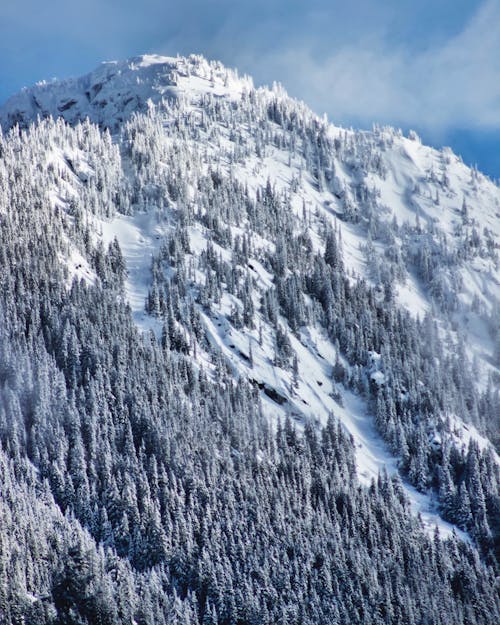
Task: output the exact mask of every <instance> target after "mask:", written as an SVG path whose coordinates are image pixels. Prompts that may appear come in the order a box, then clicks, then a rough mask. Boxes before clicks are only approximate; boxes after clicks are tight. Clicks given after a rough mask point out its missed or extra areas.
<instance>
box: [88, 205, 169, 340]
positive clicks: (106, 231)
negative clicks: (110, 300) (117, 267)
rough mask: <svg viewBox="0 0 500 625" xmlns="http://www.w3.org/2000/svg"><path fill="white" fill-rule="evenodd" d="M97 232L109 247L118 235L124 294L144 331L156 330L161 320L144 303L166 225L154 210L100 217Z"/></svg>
mask: <svg viewBox="0 0 500 625" xmlns="http://www.w3.org/2000/svg"><path fill="white" fill-rule="evenodd" d="M97 231H98V233H99V236H100V238H101V239H102V241H103V243H104V244H105V245H106V246H107V245H109V244H110V243H111V242H112V241H113V239H114V238H115V237H116V238H117V239H118V242H119V244H120V248H121V251H122V254H123V258H124V260H125V263H126V267H127V277H126V279H125V293H126V295H127V299H128V302H129V304H130V307H131V309H132V315H133V318H134V321H135V322H136V323H137V325H138V326H139V327H140V328H141V330H149V329H153V330H155V329H156V330H157V329H158V327H157V326H158V323H157V322H156V321H155V320H154V319H153V318H152V317H150V316H149V315H147V314H146V312H145V302H146V297H147V295H148V289H149V287H150V284H151V282H150V272H151V262H152V258H153V254H155V253H156V252H157V251H158V249H159V248H160V245H161V240H162V237H163V235H164V234H165V232H166V226H165V224H164V223H162V222H160V221H159V220H158V217H157V213H156V212H155V211H149V212H146V213H138V214H135V215H133V216H128V215H121V214H119V213H117V214H116V216H115V217H114V218H113V219H112V220H110V221H104V220H100V221H99V224H98V230H97Z"/></svg>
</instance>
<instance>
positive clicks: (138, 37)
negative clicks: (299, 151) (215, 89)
mask: <svg viewBox="0 0 500 625" xmlns="http://www.w3.org/2000/svg"><path fill="white" fill-rule="evenodd" d="M143 52H157V53H163V54H168V55H172V54H176V53H181V54H189V53H191V52H197V53H202V54H204V55H205V56H207V57H209V58H216V59H220V60H221V61H223V62H224V63H225V64H227V65H229V66H232V67H238V68H239V69H240V71H241V72H245V73H249V74H251V75H252V76H253V77H254V80H255V82H256V83H257V84H263V83H270V82H272V81H273V80H276V81H279V82H281V83H283V84H284V86H285V87H286V88H287V90H288V91H289V92H290V93H291V94H292V95H294V96H297V97H299V98H301V99H302V100H304V101H305V102H307V103H308V104H309V105H310V106H311V107H312V108H313V109H314V110H315V111H316V112H318V113H323V112H326V113H327V114H328V117H329V118H330V119H331V120H332V121H333V122H335V123H338V124H342V125H348V126H350V125H354V126H360V127H368V128H370V127H371V125H372V123H373V122H379V123H389V124H391V125H395V126H400V127H402V128H403V129H404V130H407V129H409V128H414V129H416V130H417V131H419V133H420V134H421V135H422V137H423V139H424V140H425V141H426V142H428V143H431V144H433V145H436V146H438V147H439V146H441V145H451V146H452V148H453V149H454V150H455V151H456V152H457V153H459V154H461V155H462V156H463V158H464V160H465V161H466V162H469V163H477V164H478V165H479V167H480V168H481V169H482V170H483V171H485V172H486V173H488V174H490V175H491V176H493V177H495V178H500V0H419V1H418V2H415V0H349V2H348V1H347V0H343V1H339V0H252V2H249V1H247V0H245V1H244V2H243V1H238V0H177V1H175V2H174V1H172V0H80V1H74V0H45V1H44V2H40V0H0V59H1V60H0V101H3V100H5V99H7V97H8V96H9V95H11V94H12V93H14V92H15V91H17V90H18V89H20V88H21V87H23V86H25V85H29V84H31V83H33V82H36V81H37V80H41V79H49V78H52V77H54V76H57V77H61V78H62V77H66V76H72V75H79V74H82V73H85V72H87V71H89V70H91V69H92V68H93V67H94V66H95V65H97V64H98V63H99V62H100V61H101V60H109V59H116V58H126V57H128V56H133V55H136V54H140V53H143Z"/></svg>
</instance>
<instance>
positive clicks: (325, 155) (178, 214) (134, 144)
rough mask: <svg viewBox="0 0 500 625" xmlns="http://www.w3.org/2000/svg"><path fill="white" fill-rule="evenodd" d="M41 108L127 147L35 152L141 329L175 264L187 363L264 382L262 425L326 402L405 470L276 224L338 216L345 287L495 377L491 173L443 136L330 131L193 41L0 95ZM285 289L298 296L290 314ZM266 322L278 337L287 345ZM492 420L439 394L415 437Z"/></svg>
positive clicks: (26, 120) (319, 413)
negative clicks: (191, 318) (269, 219)
mask: <svg viewBox="0 0 500 625" xmlns="http://www.w3.org/2000/svg"><path fill="white" fill-rule="evenodd" d="M138 114H139V115H138ZM48 116H51V117H53V118H58V117H59V118H63V119H64V120H65V121H66V122H68V123H69V124H71V125H75V124H76V123H79V122H84V120H86V119H87V118H88V119H89V120H90V121H91V122H92V123H95V124H98V125H99V127H100V128H101V129H109V131H110V132H111V136H112V141H113V144H114V145H115V146H117V147H118V148H119V152H117V151H116V150H114V151H113V150H112V149H110V155H107V158H109V159H110V162H109V163H104V164H103V163H96V162H95V159H94V157H92V156H90V155H89V151H88V149H86V147H82V146H80V145H79V146H74V145H73V146H70V145H68V143H67V141H65V140H64V139H61V140H60V141H59V144H58V145H57V147H54V146H51V147H50V148H49V149H48V150H47V153H46V162H45V163H43V164H42V166H44V167H52V168H55V170H56V172H57V175H56V176H54V180H53V183H52V186H51V190H50V198H51V202H52V203H53V206H54V208H56V207H59V208H62V209H64V210H65V211H67V212H68V215H71V218H74V213H75V211H77V214H78V215H79V217H78V218H79V219H83V218H84V219H85V220H86V221H90V223H91V231H92V236H93V237H94V240H95V241H102V242H103V243H104V244H105V245H108V244H110V243H111V242H112V241H113V238H114V237H117V239H118V241H119V243H120V247H121V251H122V253H123V256H124V259H125V262H126V266H127V278H126V282H125V288H126V293H127V296H128V299H129V302H130V305H131V308H132V311H133V314H134V318H135V320H136V322H137V323H138V324H139V326H140V327H141V328H143V329H153V331H154V332H155V333H156V335H157V336H158V338H160V337H161V334H162V327H163V325H164V321H165V319H166V318H167V317H168V316H169V315H170V316H171V315H172V314H173V313H172V309H171V306H172V305H171V303H166V298H167V295H166V293H168V292H169V289H170V288H171V286H172V284H177V282H178V281H179V280H180V278H179V273H182V283H183V284H182V289H179V287H177V286H176V289H179V290H182V295H181V297H182V298H184V299H186V298H187V300H190V301H191V300H192V301H194V302H195V303H196V306H197V310H198V314H199V317H200V321H201V323H202V325H203V333H204V338H203V340H200V339H198V340H196V339H194V338H193V335H192V330H191V329H190V328H186V327H183V325H182V323H181V322H179V320H174V321H173V322H172V320H171V323H174V325H178V330H179V332H180V336H181V338H183V340H185V342H186V345H189V346H190V348H191V349H192V348H193V345H194V344H195V343H199V345H197V346H196V347H195V356H194V357H195V359H196V361H197V362H198V363H199V364H200V365H202V366H204V367H206V368H207V369H208V370H212V371H213V372H215V371H216V370H217V367H218V366H219V364H218V363H219V360H220V359H222V360H223V362H224V366H225V367H227V368H228V371H230V372H231V373H232V375H234V376H235V377H236V378H238V377H240V376H243V377H244V378H245V379H248V380H250V382H251V383H252V384H255V385H257V386H258V388H260V390H261V392H260V398H261V402H262V407H263V410H264V413H265V414H266V415H267V416H268V417H269V418H270V419H271V421H272V422H276V419H280V418H284V417H285V416H286V415H288V416H290V417H291V418H293V419H295V420H296V422H297V423H299V424H303V423H304V422H305V420H313V421H315V422H316V421H317V422H321V423H325V422H326V420H327V418H328V415H329V414H330V413H332V412H333V413H335V414H336V415H338V416H339V417H340V419H341V421H342V423H343V424H344V425H345V426H346V428H347V429H348V431H349V432H350V433H351V434H352V436H353V437H354V440H355V442H356V447H357V462H358V471H359V476H360V478H361V479H362V480H363V479H364V480H365V481H366V482H367V483H369V482H370V480H371V479H372V478H374V477H376V475H377V473H378V471H380V470H381V468H382V467H386V468H387V469H388V470H389V472H394V471H397V465H398V461H399V462H400V459H399V456H400V451H401V450H400V449H399V448H398V445H397V444H396V443H395V442H394V441H393V442H392V449H391V442H390V441H389V443H388V442H387V441H386V442H384V441H383V440H382V438H381V435H380V432H378V433H377V431H376V428H375V425H374V418H375V412H374V409H373V405H370V402H369V401H367V397H366V393H365V394H364V395H365V397H364V398H363V397H360V394H359V388H358V387H359V385H358V387H356V384H354V383H351V384H350V385H348V386H349V388H345V387H344V386H343V385H342V384H341V383H340V379H339V378H337V379H335V375H334V374H333V370H334V366H335V363H337V367H338V368H339V367H340V368H341V369H345V370H346V371H348V374H346V375H348V376H349V375H350V376H353V375H357V373H353V371H354V370H353V366H354V368H355V369H358V368H360V369H362V370H363V371H364V372H365V375H366V376H367V384H371V385H372V386H374V387H380V389H383V387H384V386H385V385H387V384H389V382H388V380H389V379H390V377H391V372H390V371H389V370H388V365H387V362H386V355H384V354H381V353H378V352H376V351H375V350H373V349H371V350H368V353H367V354H360V355H359V362H358V363H356V362H355V361H353V360H351V362H349V359H348V358H346V355H345V354H343V353H342V349H340V348H339V345H338V341H337V344H336V343H335V340H334V338H333V337H332V334H331V332H329V330H328V327H325V320H324V318H322V321H319V317H318V315H317V314H316V312H315V307H317V303H315V302H314V301H313V300H312V299H311V295H310V294H308V293H306V292H305V291H306V289H304V286H303V284H302V283H303V281H304V278H303V276H302V277H300V278H297V275H296V274H295V272H294V269H295V267H294V266H295V263H296V262H301V261H300V255H299V258H297V259H295V258H287V253H288V254H289V251H288V250H287V248H288V245H289V243H290V241H285V240H284V238H283V237H296V241H297V243H295V242H294V245H295V246H297V245H301V246H302V247H304V246H305V249H307V253H308V254H309V255H312V254H315V253H320V254H322V253H323V252H324V249H325V241H326V240H327V239H328V232H330V231H331V233H332V234H331V236H332V237H333V240H334V242H335V249H336V252H335V253H338V255H339V258H341V260H340V261H339V262H342V263H343V267H344V268H345V271H346V274H347V276H348V278H349V281H350V284H351V285H352V287H353V288H355V285H357V284H359V283H360V281H364V282H365V283H366V284H367V285H369V287H370V288H371V289H372V291H371V292H372V294H373V297H375V298H376V299H378V300H380V301H384V300H385V301H388V300H390V301H394V303H395V306H396V309H397V308H399V309H401V310H407V311H408V312H409V313H410V315H411V316H412V317H414V318H416V319H418V320H419V323H420V322H423V320H424V318H426V319H427V320H428V323H433V322H436V323H437V327H436V329H435V331H436V333H435V335H434V336H435V337H440V338H441V339H442V341H443V345H444V347H443V350H444V351H443V352H442V355H441V357H442V358H443V359H446V358H448V353H451V354H454V353H456V352H457V350H458V351H459V352H460V354H461V356H460V357H463V358H467V362H468V364H464V367H469V366H471V367H473V375H472V376H470V381H472V383H473V384H474V385H475V387H476V390H475V391H472V389H471V393H472V394H473V395H474V394H475V395H476V396H477V397H479V394H480V393H481V392H484V391H485V389H489V393H490V394H491V393H492V392H493V391H492V388H493V389H494V387H495V385H498V380H499V375H500V371H499V350H498V325H499V322H498V310H499V308H498V307H499V301H500V268H499V259H498V248H499V245H500V238H499V237H500V189H499V188H498V186H497V185H496V184H494V183H493V182H492V181H491V180H489V179H488V178H486V177H485V176H483V175H482V174H480V173H479V172H478V171H476V170H475V169H471V168H469V167H467V166H466V165H464V164H463V162H462V161H461V159H460V158H459V157H457V156H456V155H454V154H453V152H452V151H451V150H450V149H448V148H444V149H443V150H440V151H438V150H435V149H433V148H429V147H426V146H424V145H422V143H421V141H420V139H419V138H418V137H417V135H416V134H415V133H410V135H409V136H408V137H404V136H403V135H402V134H401V132H400V131H397V130H395V129H392V128H374V129H373V130H372V131H354V130H352V129H349V130H348V129H342V128H338V127H336V126H334V125H331V124H329V123H328V122H327V121H326V120H324V119H320V118H318V117H316V116H315V115H314V114H313V113H312V112H310V111H309V110H308V109H307V107H306V106H305V105H304V104H301V103H299V102H296V101H294V100H292V99H290V98H289V97H288V96H287V95H286V93H285V92H284V91H283V89H282V88H280V87H279V86H275V87H273V89H267V88H261V89H254V87H253V84H252V81H251V80H250V79H249V78H243V79H241V78H239V77H238V75H237V74H236V72H234V71H231V70H228V69H226V68H224V67H223V66H222V65H220V64H218V63H210V62H208V61H206V60H204V59H203V58H200V57H195V56H192V57H189V58H170V57H159V56H143V57H137V58H134V59H131V60H129V61H124V62H112V63H104V64H102V65H101V66H100V67H99V68H97V69H96V70H95V71H94V72H92V73H90V74H88V75H86V76H83V77H82V78H77V79H70V80H65V81H54V82H51V83H43V84H38V85H36V86H35V87H32V88H29V89H25V90H23V91H22V92H21V93H19V94H17V95H15V96H14V97H12V98H11V99H10V100H9V101H8V102H7V103H6V104H5V105H4V106H3V108H2V109H0V120H1V123H2V127H3V129H4V132H6V131H7V130H8V129H9V128H10V127H12V126H13V125H14V124H19V125H20V126H21V127H27V126H28V125H29V124H30V123H32V122H33V121H35V120H36V119H37V118H39V117H41V118H43V117H48ZM84 123H85V122H84ZM93 159H94V162H93ZM101 169H103V170H105V171H106V174H105V175H106V176H107V178H108V180H107V182H106V186H107V187H108V188H109V187H113V188H115V197H112V196H113V193H109V192H108V194H107V196H106V201H108V202H109V204H110V205H108V206H107V207H106V208H102V207H101V206H100V205H99V204H100V202H102V198H101V199H100V200H99V199H97V201H96V200H95V199H94V206H90V205H89V198H88V191H87V190H86V189H85V186H86V185H87V186H88V185H89V180H91V179H92V178H100V177H102V176H104V173H102V172H101ZM225 184H227V188H226V187H225ZM207 185H208V186H207ZM98 186H99V185H98ZM173 186H176V187H177V188H176V189H175V190H174V189H173ZM101 188H102V185H101ZM123 188H126V189H127V191H126V192H123ZM219 188H221V189H222V190H223V194H225V195H226V196H225V197H219V196H220V195H221V193H219ZM120 189H121V190H120ZM117 194H118V195H121V197H120V199H119V200H118V201H117V199H116V195H117ZM97 195H99V192H98V193H97ZM238 202H239V203H240V204H241V205H242V206H243V205H246V209H242V206H236V204H237V203H238ZM273 203H274V204H276V207H275V208H274V209H273V210H275V211H276V214H277V219H278V223H277V224H276V223H275V224H266V223H265V222H262V223H259V217H258V216H255V217H254V218H253V219H252V217H251V215H252V213H257V212H258V209H257V208H256V207H257V206H258V205H259V204H262V205H264V206H267V210H270V208H269V206H270V205H271V204H273ZM250 204H251V205H252V206H251V207H250V206H249V205H250ZM76 206H77V207H78V208H75V207H76ZM280 211H281V213H283V215H284V216H280ZM261 212H262V211H261ZM82 215H84V217H82ZM69 218H70V217H69ZM281 219H283V220H284V221H283V223H281V224H280V223H279V221H280V220H281ZM180 229H181V230H180ZM180 233H182V236H183V237H184V239H183V241H182V243H181V242H180V241H179V236H180ZM71 245H72V247H71V249H72V251H71V252H70V254H69V255H68V257H67V261H66V262H67V264H68V269H69V271H70V274H71V275H76V276H78V277H83V278H84V279H85V280H87V281H89V282H92V281H95V279H96V275H95V271H94V270H92V269H91V267H90V265H89V263H88V261H87V259H86V258H85V254H84V253H82V251H81V250H79V249H78V247H77V246H76V245H74V244H71ZM179 246H180V248H181V249H179ZM299 251H300V250H299ZM180 254H182V258H181V257H180ZM277 256H280V257H282V258H281V260H280V262H282V263H283V268H282V269H280V270H279V271H280V272H281V274H282V277H283V284H282V285H281V286H279V287H277V285H276V274H277V269H276V262H277V261H276V260H273V259H276V257H277ZM153 258H155V261H154V263H153V272H152V260H153ZM174 259H175V261H174ZM303 262H306V261H303ZM311 270H312V268H311ZM216 274H217V278H215V277H214V276H215V275H216ZM229 274H231V276H232V277H231V278H228V277H227V276H228V275H229ZM234 282H236V283H234ZM229 283H232V284H231V285H230V284H229ZM238 283H239V284H238ZM279 289H281V291H282V292H281V293H277V291H278V290H279ZM303 290H304V294H302V291H303ZM176 297H178V296H176ZM287 305H289V306H291V308H292V310H291V311H289V312H288V314H283V310H282V308H283V307H284V306H285V307H286V306H287ZM174 316H175V315H174ZM426 316H427V317H426ZM431 320H432V321H431ZM425 323H427V322H425ZM277 331H278V332H280V333H282V334H280V335H279V336H283V337H284V339H283V340H284V342H285V351H286V350H288V352H289V353H288V355H285V356H284V357H283V358H280V357H279V356H278V355H277V350H279V346H277V338H276V337H277V334H276V332H277ZM346 331H350V330H349V328H347V330H346ZM495 347H496V349H495ZM386 348H387V349H390V346H386ZM408 358H409V359H410V360H411V355H410V354H408ZM436 359H438V358H437V356H436ZM439 364H440V363H438V366H437V367H436V374H437V375H439V371H440V368H439ZM342 379H343V378H342ZM424 383H425V381H422V380H416V384H420V385H423V384H424ZM402 392H403V393H404V392H405V391H404V390H403V391H402ZM361 395H363V393H361ZM464 395H467V393H464ZM475 401H476V400H475ZM471 414H472V415H473V416H472V419H471ZM489 419H491V415H490V416H488V417H486V416H485V415H482V414H479V411H478V409H477V406H473V407H472V409H469V410H467V411H466V413H464V414H458V413H457V410H456V407H453V408H451V407H450V408H449V409H436V410H435V413H434V414H433V416H432V418H431V419H430V420H429V421H428V422H427V423H426V425H425V435H426V437H427V439H428V442H429V444H430V446H431V448H432V446H433V445H434V447H436V446H439V445H440V444H441V438H442V430H443V428H444V427H445V426H444V425H443V424H444V423H445V422H446V423H447V426H446V428H445V430H447V431H448V434H449V435H450V436H451V439H450V440H452V441H454V443H455V444H456V445H458V446H459V447H462V446H466V445H467V444H468V442H469V440H470V439H471V438H472V439H474V440H475V441H477V442H478V443H479V445H480V448H481V449H483V448H486V447H488V446H490V443H489V442H488V440H487V436H490V437H493V438H495V437H496V436H497V435H498V433H497V428H498V422H495V423H491V421H489ZM398 459H399V460H398ZM431 482H432V479H430V478H429V479H428V480H427V481H426V483H427V486H430V485H431ZM406 487H407V492H408V493H409V494H410V497H411V499H412V501H413V502H414V504H415V508H416V509H417V510H419V511H421V512H422V513H423V515H424V520H425V521H426V522H427V523H429V524H430V525H433V524H434V523H435V522H439V523H440V525H441V528H442V529H443V530H444V531H449V528H451V526H447V525H446V523H444V522H443V521H442V520H441V519H440V518H439V516H438V515H437V514H436V506H435V505H433V504H431V503H430V501H429V498H428V497H427V496H423V495H422V494H421V493H418V492H417V490H415V489H414V488H413V487H411V486H410V484H409V483H407V485H406ZM420 489H421V490H423V491H425V490H426V488H425V487H423V486H422V485H420Z"/></svg>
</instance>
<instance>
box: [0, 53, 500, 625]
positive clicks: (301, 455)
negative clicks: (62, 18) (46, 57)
mask: <svg viewBox="0 0 500 625" xmlns="http://www.w3.org/2000/svg"><path fill="white" fill-rule="evenodd" d="M0 123H1V128H2V132H1V133H0V316H1V318H2V319H3V323H1V324H0V443H1V448H0V464H1V466H2V471H1V472H0V488H1V490H2V492H3V493H7V496H6V497H4V498H0V520H1V521H2V528H3V529H0V565H1V566H0V623H1V622H3V621H2V618H3V612H2V610H3V609H4V606H7V608H5V609H6V610H10V611H6V612H5V614H7V617H6V618H7V620H6V621H5V622H36V623H54V622H103V623H113V624H114V623H122V622H123V623H125V622H127V623H130V622H134V623H150V622H155V623H156V622H158V623H178V622H179V623H180V622H189V623H200V625H201V624H202V623H203V625H205V624H206V623H212V624H216V623H220V624H222V623H224V625H226V624H227V625H229V623H234V622H241V623H245V624H247V623H248V624H250V623H269V624H271V623H277V622H282V623H292V622H297V623H298V622H301V623H302V622H304V623H308V624H311V625H312V624H313V623H314V624H315V623H319V622H328V623H332V624H335V623H343V622H367V623H377V624H379V623H382V622H387V623H394V624H396V623H400V622H423V621H424V619H428V620H429V622H430V621H432V622H436V623H439V624H440V625H451V624H452V623H453V625H455V624H456V623H466V622H478V623H489V622H493V621H494V620H495V614H498V605H497V604H496V603H495V599H494V597H493V592H492V588H493V585H494V568H488V567H489V566H492V567H495V566H496V563H497V559H496V558H497V557H498V545H499V537H500V524H499V522H498V519H499V518H500V517H499V511H500V497H499V490H498V484H499V466H500V461H499V457H498V454H497V451H498V448H499V445H500V435H499V430H500V398H499V381H500V315H499V311H500V267H499V246H500V188H499V187H498V186H497V184H495V183H494V182H493V181H491V180H490V179H488V178H487V177H485V176H483V175H482V174H481V173H480V172H478V171H477V170H476V169H474V168H469V167H467V166H466V165H464V163H463V162H462V161H461V160H460V158H459V157H457V156H456V155H454V154H453V153H452V151H451V150H449V149H447V148H444V149H442V150H435V149H433V148H430V147H427V146H425V145H422V143H421V141H420V139H419V138H418V136H417V135H416V134H415V133H413V132H412V133H410V134H409V136H408V137H405V136H403V134H402V133H401V132H400V131H398V130H395V129H393V128H386V127H384V128H380V127H375V128H373V129H372V130H371V131H356V130H352V129H344V128H339V127H337V126H335V125H332V124H330V123H329V122H328V121H327V120H326V119H324V118H320V117H318V116H316V115H315V114H314V113H313V112H312V111H310V109H309V108H308V107H307V106H306V105H305V104H303V103H301V102H298V101H296V100H294V99H292V98H290V97H289V96H288V95H287V94H286V92H285V91H284V90H283V88H282V87H280V86H279V85H274V86H273V87H272V88H271V89H269V88H255V87H254V85H253V83H252V80H251V79H250V78H248V77H244V78H241V77H239V76H238V74H237V72H235V71H233V70H229V69H227V68H225V67H224V66H222V65H221V64H220V63H215V62H209V61H207V60H205V59H203V58H202V57H199V56H190V57H188V58H181V57H176V58H173V57H160V56H150V55H149V56H142V57H136V58H133V59H130V60H128V61H122V62H110V63H109V62H108V63H104V64H102V65H101V66H100V67H98V68H97V69H96V70H95V71H93V72H91V73H90V74H88V75H86V76H83V77H81V78H75V79H70V80H64V81H52V82H50V83H43V84H38V85H36V86H34V87H31V88H28V89H24V90H23V91H22V92H20V93H19V94H17V95H15V96H13V97H12V98H11V99H10V100H8V102H6V103H5V104H4V105H3V107H0ZM332 415H333V416H332ZM297 433H299V435H297ZM62 513H63V514H62ZM417 513H418V514H419V515H420V520H418V519H417V518H416V516H417ZM25 519H29V521H26V520H25ZM436 526H437V527H438V528H439V535H440V536H441V537H442V538H443V537H444V538H449V540H448V541H445V542H441V541H439V540H437V536H433V534H434V528H435V527H436ZM422 530H426V531H422ZM428 534H431V535H432V537H429V536H428ZM495 552H496V553H497V555H495ZM19 553H22V554H23V556H22V558H20V557H19ZM480 557H482V559H483V561H482V562H481V560H480ZM388 572H389V573H388ZM11 580H12V581H11ZM464 580H466V581H464ZM5 588H7V590H5ZM9 593H10V594H9ZM77 612H78V618H80V620H77V616H76V614H77ZM55 614H57V615H58V616H57V618H58V619H59V620H57V618H56V617H55V616H54V615H55ZM19 615H22V617H21V616H19ZM362 615H365V616H362ZM464 615H465V616H464ZM28 617H29V618H28ZM365 617H366V618H365ZM16 619H17V620H16ZM21 619H25V620H24V621H22V620H21ZM51 619H52V620H51ZM54 619H55V620H54ZM72 619H73V620H72Z"/></svg>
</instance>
